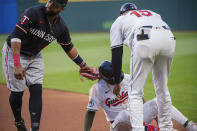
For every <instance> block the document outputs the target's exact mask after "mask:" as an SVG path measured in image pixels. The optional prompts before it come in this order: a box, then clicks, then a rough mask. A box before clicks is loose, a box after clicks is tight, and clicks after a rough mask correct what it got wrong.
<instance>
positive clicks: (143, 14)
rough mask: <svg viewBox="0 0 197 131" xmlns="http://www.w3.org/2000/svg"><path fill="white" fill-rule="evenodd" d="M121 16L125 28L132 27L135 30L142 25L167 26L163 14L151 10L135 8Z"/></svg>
mask: <svg viewBox="0 0 197 131" xmlns="http://www.w3.org/2000/svg"><path fill="white" fill-rule="evenodd" d="M121 17H122V21H124V24H123V25H122V26H123V30H124V29H129V28H130V29H132V30H133V31H134V30H135V29H138V28H139V27H142V26H155V27H160V26H167V24H166V23H165V22H164V21H163V20H162V18H161V16H160V15H159V14H157V13H155V12H153V11H151V10H133V11H129V12H128V13H127V14H126V15H123V16H121Z"/></svg>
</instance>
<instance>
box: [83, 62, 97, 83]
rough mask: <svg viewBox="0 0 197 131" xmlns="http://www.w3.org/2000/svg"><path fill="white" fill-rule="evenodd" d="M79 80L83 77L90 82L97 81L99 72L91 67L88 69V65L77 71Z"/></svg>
mask: <svg viewBox="0 0 197 131" xmlns="http://www.w3.org/2000/svg"><path fill="white" fill-rule="evenodd" d="M79 73H80V77H81V80H83V77H85V78H87V79H90V80H97V79H99V77H100V76H99V71H98V69H95V68H93V67H89V66H88V65H86V66H84V67H81V68H80V70H79Z"/></svg>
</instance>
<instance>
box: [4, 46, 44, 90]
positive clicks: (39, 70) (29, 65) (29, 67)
mask: <svg viewBox="0 0 197 131" xmlns="http://www.w3.org/2000/svg"><path fill="white" fill-rule="evenodd" d="M20 62H21V65H22V67H23V68H24V69H25V78H24V79H23V80H17V79H16V78H15V77H14V63H13V54H12V49H11V48H10V47H9V46H8V45H7V43H5V44H4V46H3V48H2V66H3V70H4V74H5V77H6V82H7V87H8V89H9V90H10V91H14V92H22V91H24V90H25V89H26V86H28V87H29V86H30V85H33V84H43V77H44V62H43V58H42V55H41V53H38V54H37V55H36V56H33V57H27V56H24V55H21V56H20Z"/></svg>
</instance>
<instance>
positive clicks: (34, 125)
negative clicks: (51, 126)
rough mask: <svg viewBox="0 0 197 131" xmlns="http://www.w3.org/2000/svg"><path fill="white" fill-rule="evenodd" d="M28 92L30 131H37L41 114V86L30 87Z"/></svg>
mask: <svg viewBox="0 0 197 131" xmlns="http://www.w3.org/2000/svg"><path fill="white" fill-rule="evenodd" d="M29 92H30V98H29V112H30V116H31V130H32V131H37V130H39V126H40V118H41V113H42V85H41V84H34V85H30V86H29Z"/></svg>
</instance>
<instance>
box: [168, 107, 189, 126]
mask: <svg viewBox="0 0 197 131" xmlns="http://www.w3.org/2000/svg"><path fill="white" fill-rule="evenodd" d="M171 113H172V120H174V121H176V122H177V123H179V124H181V125H182V126H183V125H184V124H185V123H186V122H187V121H188V118H186V117H185V116H184V115H183V114H182V113H181V112H180V111H179V110H178V109H176V107H174V106H172V109H171Z"/></svg>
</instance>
